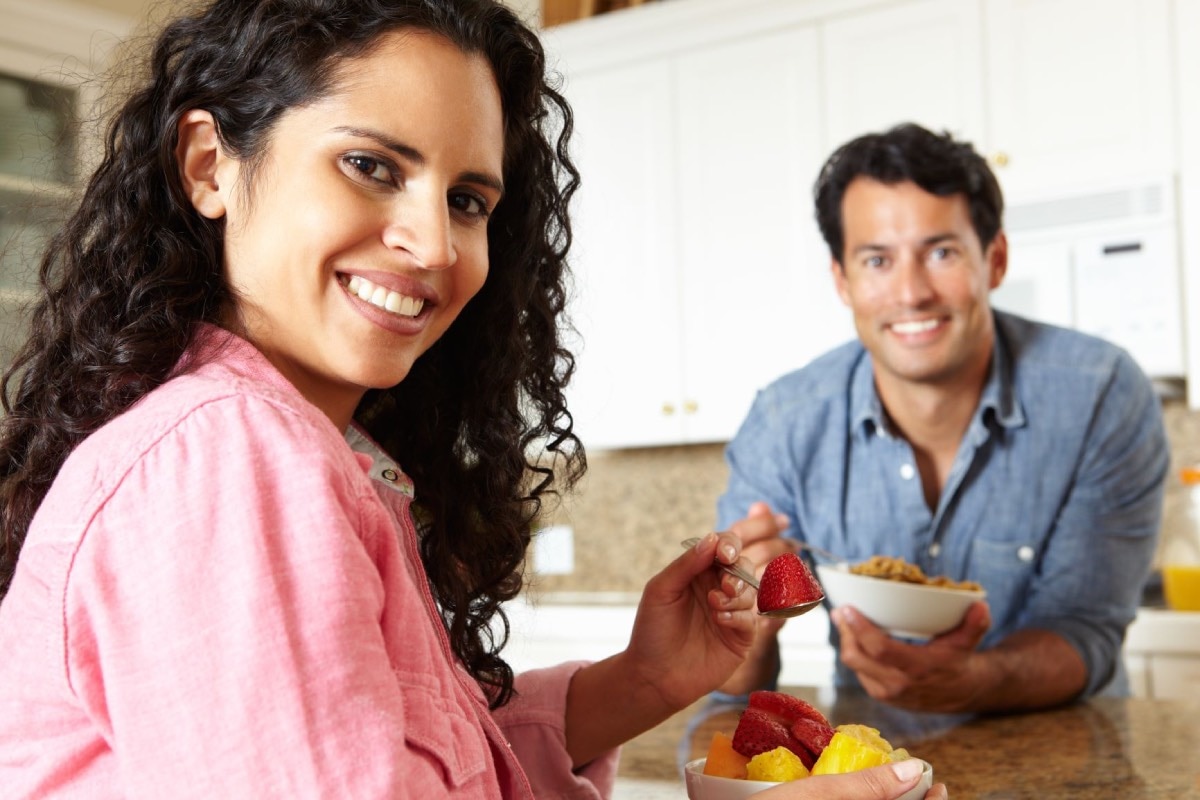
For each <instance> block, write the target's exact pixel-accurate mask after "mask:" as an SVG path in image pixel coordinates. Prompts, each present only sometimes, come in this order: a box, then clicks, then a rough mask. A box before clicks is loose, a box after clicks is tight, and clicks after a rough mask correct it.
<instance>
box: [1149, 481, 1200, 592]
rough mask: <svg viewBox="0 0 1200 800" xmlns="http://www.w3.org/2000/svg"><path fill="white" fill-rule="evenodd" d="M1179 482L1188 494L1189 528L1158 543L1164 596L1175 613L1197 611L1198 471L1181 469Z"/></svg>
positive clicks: (1199, 552) (1199, 557)
mask: <svg viewBox="0 0 1200 800" xmlns="http://www.w3.org/2000/svg"><path fill="white" fill-rule="evenodd" d="M1179 479H1180V482H1181V483H1182V484H1183V485H1184V487H1185V488H1186V490H1187V492H1188V505H1189V508H1188V511H1189V516H1190V517H1191V523H1192V525H1191V530H1186V531H1174V532H1172V533H1171V534H1170V537H1169V538H1167V539H1164V540H1163V542H1162V543H1161V551H1160V554H1159V562H1160V564H1161V565H1162V579H1163V594H1164V595H1165V596H1166V600H1167V606H1168V607H1170V608H1172V609H1174V610H1175V611H1200V468H1197V467H1185V468H1183V469H1182V470H1180V472H1179Z"/></svg>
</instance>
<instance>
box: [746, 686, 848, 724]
mask: <svg viewBox="0 0 1200 800" xmlns="http://www.w3.org/2000/svg"><path fill="white" fill-rule="evenodd" d="M749 705H750V708H757V709H760V710H762V711H766V712H767V713H768V714H771V715H772V716H774V717H775V718H776V719H778V720H779V721H780V722H782V723H783V724H784V725H785V726H787V727H789V728H790V727H791V726H792V723H794V722H795V721H796V720H798V719H809V720H813V721H814V722H819V723H821V725H822V726H824V727H826V728H828V727H829V720H827V719H825V715H824V714H822V713H821V712H820V711H818V710H817V709H815V708H813V707H812V706H811V705H809V704H808V703H806V702H804V701H803V700H801V699H800V698H799V697H793V696H792V695H790V694H784V693H783V692H772V691H768V690H766V689H760V690H758V691H756V692H751V693H750V703H749Z"/></svg>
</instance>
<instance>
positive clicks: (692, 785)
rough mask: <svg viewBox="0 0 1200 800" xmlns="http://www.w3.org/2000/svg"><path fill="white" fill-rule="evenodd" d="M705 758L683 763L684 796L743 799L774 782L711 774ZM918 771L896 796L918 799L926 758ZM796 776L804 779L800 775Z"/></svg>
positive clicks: (927, 773) (926, 774) (929, 776)
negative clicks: (911, 783)
mask: <svg viewBox="0 0 1200 800" xmlns="http://www.w3.org/2000/svg"><path fill="white" fill-rule="evenodd" d="M707 760H708V759H704V758H697V759H696V760H695V761H689V762H688V763H687V764H685V765H684V767H683V780H684V783H685V784H686V785H687V796H688V800H745V798H747V797H750V796H751V795H753V794H754V793H755V792H761V791H763V790H764V789H770V788H771V787H772V786H778V785H779V784H778V783H775V782H773V781H741V780H738V779H736V778H718V777H717V776H715V775H705V774H704V762H705V761H707ZM921 763H922V764H924V765H925V769H924V771H922V772H921V780H920V781H919V782H918V783H917V785H916V786H914V787H913V788H911V789H909V790H908V791H907V792H905V793H904V794H902V795H900V797H899V798H897V800H922V798H924V797H925V793H926V792H928V791H929V787H931V786H933V767H932V766H930V764H929V762H928V761H922V762H921ZM800 780H806V779H805V778H801V779H800Z"/></svg>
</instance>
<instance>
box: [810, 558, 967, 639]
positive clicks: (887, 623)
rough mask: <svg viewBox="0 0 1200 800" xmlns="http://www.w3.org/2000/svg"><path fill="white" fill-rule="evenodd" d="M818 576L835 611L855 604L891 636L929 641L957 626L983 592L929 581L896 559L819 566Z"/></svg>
mask: <svg viewBox="0 0 1200 800" xmlns="http://www.w3.org/2000/svg"><path fill="white" fill-rule="evenodd" d="M817 577H818V579H819V580H820V582H821V586H822V587H823V588H824V590H825V594H826V596H827V597H828V598H829V603H830V605H832V606H833V607H834V608H837V607H838V606H843V605H850V606H854V607H855V608H856V609H858V610H859V611H860V612H862V614H863V616H865V617H866V618H867V619H869V620H871V621H872V622H873V623H875V624H876V625H878V626H879V627H881V628H883V629H885V630H887V631H888V632H889V633H891V634H892V635H893V636H901V637H904V638H907V639H928V638H930V637H933V636H937V635H938V634H939V633H945V632H946V631H948V630H950V629H952V628H954V627H957V626H958V624H959V623H960V622H962V619H963V616H964V615H965V614H966V613H967V609H968V608H970V606H971V604H972V603H974V602H976V601H977V600H982V599H984V598H985V597H986V596H987V594H986V593H985V592H984V591H983V587H981V586H980V585H979V584H977V583H973V582H971V581H953V580H950V579H948V578H945V577H942V576H934V577H929V576H926V575H925V574H924V572H922V571H921V568H920V567H918V566H916V565H915V564H910V563H908V562H906V561H904V560H903V559H900V558H890V557H888V556H874V557H873V558H871V559H868V560H867V561H864V562H862V563H859V564H818V565H817Z"/></svg>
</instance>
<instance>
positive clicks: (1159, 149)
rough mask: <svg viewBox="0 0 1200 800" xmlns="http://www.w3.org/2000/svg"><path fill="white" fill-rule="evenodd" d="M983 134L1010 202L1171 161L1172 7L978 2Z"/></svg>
mask: <svg viewBox="0 0 1200 800" xmlns="http://www.w3.org/2000/svg"><path fill="white" fill-rule="evenodd" d="M985 9H986V16H985V21H984V29H985V31H986V35H987V39H986V43H987V46H986V53H987V86H986V92H985V94H986V96H987V103H988V120H989V122H988V136H987V141H988V142H989V146H990V148H991V149H990V152H989V155H990V157H991V160H992V161H993V163H995V164H997V165H999V168H998V170H997V174H998V176H999V177H1000V180H1001V183H1002V184H1003V185H1004V189H1005V193H1006V194H1007V195H1008V197H1009V200H1010V201H1015V200H1019V199H1021V198H1023V196H1024V195H1025V194H1026V193H1027V192H1030V191H1034V192H1036V191H1040V190H1042V189H1043V188H1045V187H1046V186H1048V185H1053V186H1058V187H1064V186H1070V185H1073V184H1076V183H1079V182H1081V181H1083V182H1090V181H1094V180H1096V179H1097V178H1104V179H1122V178H1132V179H1136V178H1138V177H1140V176H1144V175H1147V174H1154V173H1168V172H1170V171H1171V170H1173V169H1174V168H1175V167H1176V163H1175V124H1174V122H1175V120H1174V116H1173V109H1172V96H1171V86H1172V82H1171V81H1172V74H1171V46H1170V43H1171V41H1170V40H1171V23H1170V8H1169V2H1168V0H1138V2H1129V0H985Z"/></svg>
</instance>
